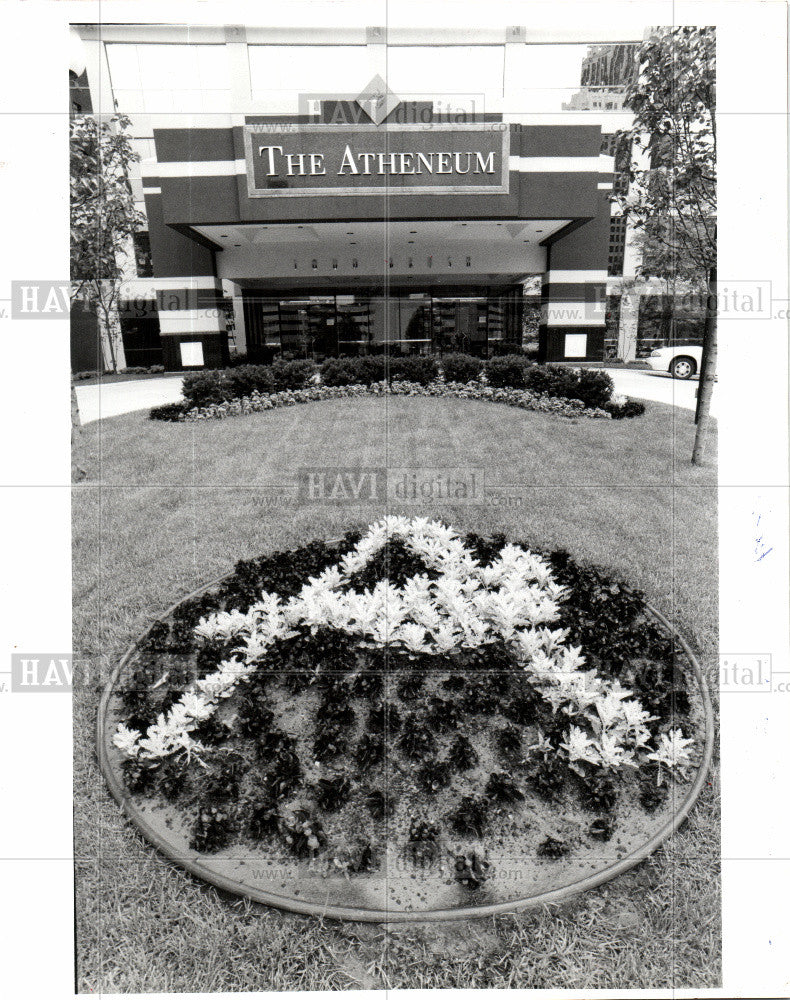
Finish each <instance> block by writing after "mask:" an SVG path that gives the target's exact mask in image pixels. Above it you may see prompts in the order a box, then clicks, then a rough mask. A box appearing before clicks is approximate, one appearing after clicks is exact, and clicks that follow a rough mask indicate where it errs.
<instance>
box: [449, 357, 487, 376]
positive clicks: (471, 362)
mask: <svg viewBox="0 0 790 1000" xmlns="http://www.w3.org/2000/svg"><path fill="white" fill-rule="evenodd" d="M439 364H440V365H441V368H442V371H443V372H444V377H445V380H446V381H448V382H476V381H477V380H478V379H479V378H480V375H481V374H482V372H483V369H484V368H485V362H484V361H483V359H482V358H475V357H473V356H472V355H471V354H445V355H444V356H443V357H442V358H441V359H440V361H439Z"/></svg>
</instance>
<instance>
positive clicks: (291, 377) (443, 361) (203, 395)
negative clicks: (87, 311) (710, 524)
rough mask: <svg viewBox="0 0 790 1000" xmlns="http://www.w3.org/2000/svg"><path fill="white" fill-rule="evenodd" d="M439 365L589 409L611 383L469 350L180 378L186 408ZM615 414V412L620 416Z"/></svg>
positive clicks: (425, 375)
mask: <svg viewBox="0 0 790 1000" xmlns="http://www.w3.org/2000/svg"><path fill="white" fill-rule="evenodd" d="M440 369H441V371H442V373H443V375H444V378H445V380H446V381H447V382H460V383H464V384H466V383H470V382H480V381H485V383H487V384H488V385H489V386H491V387H492V388H494V389H528V390H529V391H530V392H531V393H533V394H535V395H539V396H550V397H553V398H555V399H575V400H579V401H580V402H581V403H583V404H584V406H586V407H588V408H591V409H595V408H598V409H601V408H603V407H605V406H606V405H607V404H608V403H609V402H610V400H611V398H612V392H613V390H614V385H613V383H612V380H611V378H610V377H609V375H608V374H607V373H606V372H605V371H603V370H601V369H589V368H587V369H585V368H581V369H576V368H570V367H565V366H561V365H535V364H533V363H532V362H531V361H530V360H529V358H527V357H525V356H524V355H521V354H505V355H502V356H501V357H496V358H490V359H489V360H488V361H483V360H482V359H481V358H475V357H472V356H471V355H468V354H447V355H445V356H444V357H442V358H436V357H434V356H433V355H404V356H400V355H398V356H394V357H393V356H387V355H369V356H367V357H359V358H327V359H326V361H324V362H323V364H322V365H321V366H320V367H319V366H317V365H316V364H315V363H314V362H313V361H306V360H294V361H283V360H279V361H275V362H274V363H273V364H271V365H238V366H236V367H233V368H226V369H223V370H221V371H207V372H191V373H190V374H188V375H186V376H185V377H184V389H183V391H184V399H185V400H186V402H187V403H188V404H189V407H190V408H194V407H206V406H218V405H219V404H221V403H226V402H230V401H231V400H234V399H242V398H244V397H247V396H250V395H252V394H253V393H255V392H257V393H260V394H261V395H266V394H269V393H273V392H288V391H290V390H294V389H304V388H307V387H308V386H310V385H312V384H314V383H315V381H316V376H317V375H319V374H320V378H321V383H322V384H323V385H325V386H347V385H375V384H377V383H379V382H384V381H387V382H410V383H413V384H416V385H430V384H431V383H433V382H435V381H436V380H437V378H438V377H439V372H440ZM618 415H619V414H618Z"/></svg>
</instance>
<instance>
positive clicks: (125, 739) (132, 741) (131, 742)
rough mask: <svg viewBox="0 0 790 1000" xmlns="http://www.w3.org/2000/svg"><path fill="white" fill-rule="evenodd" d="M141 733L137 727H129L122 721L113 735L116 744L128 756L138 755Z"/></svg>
mask: <svg viewBox="0 0 790 1000" xmlns="http://www.w3.org/2000/svg"><path fill="white" fill-rule="evenodd" d="M140 735H141V734H140V733H139V731H138V730H137V729H128V728H127V727H126V726H125V725H124V724H123V723H122V722H121V723H120V724H119V725H118V729H117V730H116V732H115V736H113V738H112V741H113V743H114V744H115V746H117V747H118V749H119V750H120V751H121V753H124V754H126V756H127V757H136V756H137V741H138V740H139V739H140Z"/></svg>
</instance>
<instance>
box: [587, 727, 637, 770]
mask: <svg viewBox="0 0 790 1000" xmlns="http://www.w3.org/2000/svg"><path fill="white" fill-rule="evenodd" d="M596 747H597V749H598V753H599V755H600V758H601V764H602V765H603V767H610V768H615V767H622V766H623V765H624V764H630V763H632V761H633V754H632V753H631V751H630V750H626V749H625V747H623V746H621V745H620V744H619V743H618V742H617V737H616V736H615V734H614V733H606V732H604V733H601V738H600V739H599V740H598V741H597V742H596Z"/></svg>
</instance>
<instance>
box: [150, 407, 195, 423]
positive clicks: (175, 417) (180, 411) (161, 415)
mask: <svg viewBox="0 0 790 1000" xmlns="http://www.w3.org/2000/svg"><path fill="white" fill-rule="evenodd" d="M188 409H189V405H188V404H187V403H165V404H164V405H163V406H154V407H153V408H152V410H151V412H150V413H149V414H148V419H149V420H169V421H171V422H173V423H178V421H180V420H183V419H184V415H185V414H186V412H187V410H188Z"/></svg>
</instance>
